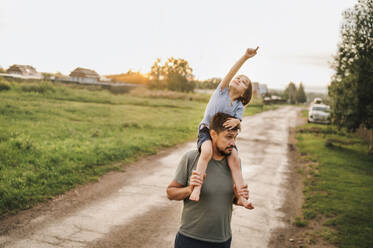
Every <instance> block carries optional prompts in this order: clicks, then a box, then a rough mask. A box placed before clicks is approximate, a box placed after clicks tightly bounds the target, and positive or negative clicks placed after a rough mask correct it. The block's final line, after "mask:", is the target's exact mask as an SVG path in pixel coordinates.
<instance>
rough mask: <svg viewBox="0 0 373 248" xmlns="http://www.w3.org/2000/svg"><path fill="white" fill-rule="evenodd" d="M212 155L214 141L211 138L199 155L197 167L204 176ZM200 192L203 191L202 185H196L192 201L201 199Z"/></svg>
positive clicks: (202, 147) (202, 146) (204, 144)
mask: <svg viewBox="0 0 373 248" xmlns="http://www.w3.org/2000/svg"><path fill="white" fill-rule="evenodd" d="M211 157H212V142H211V140H206V141H205V142H203V143H202V145H201V154H200V156H199V159H198V162H197V168H196V171H197V172H199V173H200V174H201V176H202V178H203V177H204V176H205V174H206V169H207V164H208V163H209V161H210V159H211ZM200 193H201V186H199V187H194V188H193V191H192V194H191V195H190V197H189V199H190V200H192V201H199V195H200Z"/></svg>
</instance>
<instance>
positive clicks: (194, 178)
mask: <svg viewBox="0 0 373 248" xmlns="http://www.w3.org/2000/svg"><path fill="white" fill-rule="evenodd" d="M205 177H206V175H204V177H202V176H201V173H199V172H198V171H196V170H193V171H192V175H191V176H190V180H189V185H191V186H193V187H196V186H201V185H202V183H203V180H204V179H205Z"/></svg>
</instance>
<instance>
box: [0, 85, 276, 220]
mask: <svg viewBox="0 0 373 248" xmlns="http://www.w3.org/2000/svg"><path fill="white" fill-rule="evenodd" d="M0 81H1V82H0V216H3V215H5V214H7V213H12V212H16V211H18V210H19V209H25V208H29V207H31V206H32V205H34V204H35V203H36V202H39V201H42V200H45V199H49V198H51V197H53V196H54V195H57V194H60V193H63V192H65V191H67V190H69V189H71V188H73V187H75V186H76V185H79V184H83V183H86V182H88V181H92V180H96V179H97V178H98V176H100V175H102V174H104V173H105V172H107V171H109V170H113V169H120V168H123V165H124V164H126V163H129V162H133V161H135V160H136V159H137V158H138V157H140V156H145V155H149V154H154V153H156V152H157V150H159V149H162V148H165V147H171V146H174V145H175V144H179V143H183V142H186V141H189V140H194V139H196V130H197V126H198V124H199V122H200V120H201V119H202V117H203V113H204V108H205V106H206V103H207V101H208V99H209V96H208V95H198V94H194V95H191V94H181V93H175V94H172V93H170V92H168V93H167V94H165V95H162V94H158V95H157V96H154V95H149V94H143V95H141V94H139V92H137V93H136V94H112V93H110V92H109V91H108V90H102V89H101V88H98V87H88V86H84V87H82V86H76V85H69V86H67V85H62V84H52V83H50V82H38V83H36V82H34V83H33V82H10V83H9V82H6V81H4V79H1V78H0ZM272 108H273V107H267V106H265V107H263V106H261V105H260V104H256V105H252V106H250V105H249V107H247V109H246V111H245V115H250V114H254V113H257V112H261V111H263V110H266V109H272ZM119 161H120V163H117V162H119Z"/></svg>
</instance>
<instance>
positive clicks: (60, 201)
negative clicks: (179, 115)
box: [0, 106, 298, 248]
mask: <svg viewBox="0 0 373 248" xmlns="http://www.w3.org/2000/svg"><path fill="white" fill-rule="evenodd" d="M297 111H298V109H297V108H295V107H288V106H287V107H283V108H280V109H278V110H275V111H268V112H263V113H261V114H258V115H255V116H252V117H246V118H245V119H244V120H243V124H242V126H243V129H242V132H241V133H240V134H239V138H238V141H237V146H238V148H239V154H240V158H241V161H242V169H243V174H244V178H245V180H246V182H247V183H248V185H249V189H250V197H251V199H252V201H253V202H254V204H255V207H256V208H255V210H253V211H248V210H245V209H243V208H240V207H234V211H233V221H232V228H233V241H232V247H233V248H238V247H260V248H263V247H268V245H269V241H270V238H271V234H272V233H273V231H274V230H275V229H277V228H282V227H284V226H286V222H285V221H284V218H283V217H284V216H285V214H286V213H285V212H284V210H283V208H282V206H283V203H284V201H285V196H286V193H287V190H288V187H287V180H288V176H289V162H288V155H287V152H288V135H289V132H288V130H289V128H290V127H293V126H295V123H296V115H297ZM194 148H195V143H194V142H192V143H187V144H184V145H180V146H178V147H176V148H173V149H169V150H167V151H162V152H161V153H159V154H158V155H155V156H150V157H147V158H145V159H142V160H140V161H139V162H136V163H134V164H132V165H130V166H126V167H125V171H124V172H112V173H109V174H108V175H106V176H104V177H102V178H101V179H100V181H99V182H97V183H91V184H88V185H85V186H82V187H80V188H78V189H76V190H74V191H71V192H68V193H67V194H65V195H62V196H60V197H57V198H56V199H54V200H51V201H49V202H47V203H43V204H40V205H39V206H36V207H35V208H33V209H30V210H27V211H23V212H21V213H19V214H17V215H15V216H11V217H8V218H6V219H3V220H1V221H0V247H11V248H15V247H38V248H43V247H131V248H132V247H138V248H140V247H157V248H158V247H160V248H162V247H172V243H173V240H174V237H175V234H176V232H177V229H178V224H179V218H180V213H181V207H182V202H176V201H169V200H168V199H167V198H166V194H165V188H166V186H167V184H168V183H169V182H170V181H171V180H172V178H173V174H174V171H175V166H176V165H177V163H178V162H179V160H180V158H181V156H182V154H184V153H185V152H186V151H188V150H190V149H194Z"/></svg>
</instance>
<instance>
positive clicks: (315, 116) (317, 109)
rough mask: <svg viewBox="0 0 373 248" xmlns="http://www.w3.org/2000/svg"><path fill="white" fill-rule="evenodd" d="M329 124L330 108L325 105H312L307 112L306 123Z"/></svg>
mask: <svg viewBox="0 0 373 248" xmlns="http://www.w3.org/2000/svg"><path fill="white" fill-rule="evenodd" d="M310 122H315V123H325V124H329V123H330V107H329V106H328V105H325V104H312V105H311V107H310V109H309V111H308V123H310Z"/></svg>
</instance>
